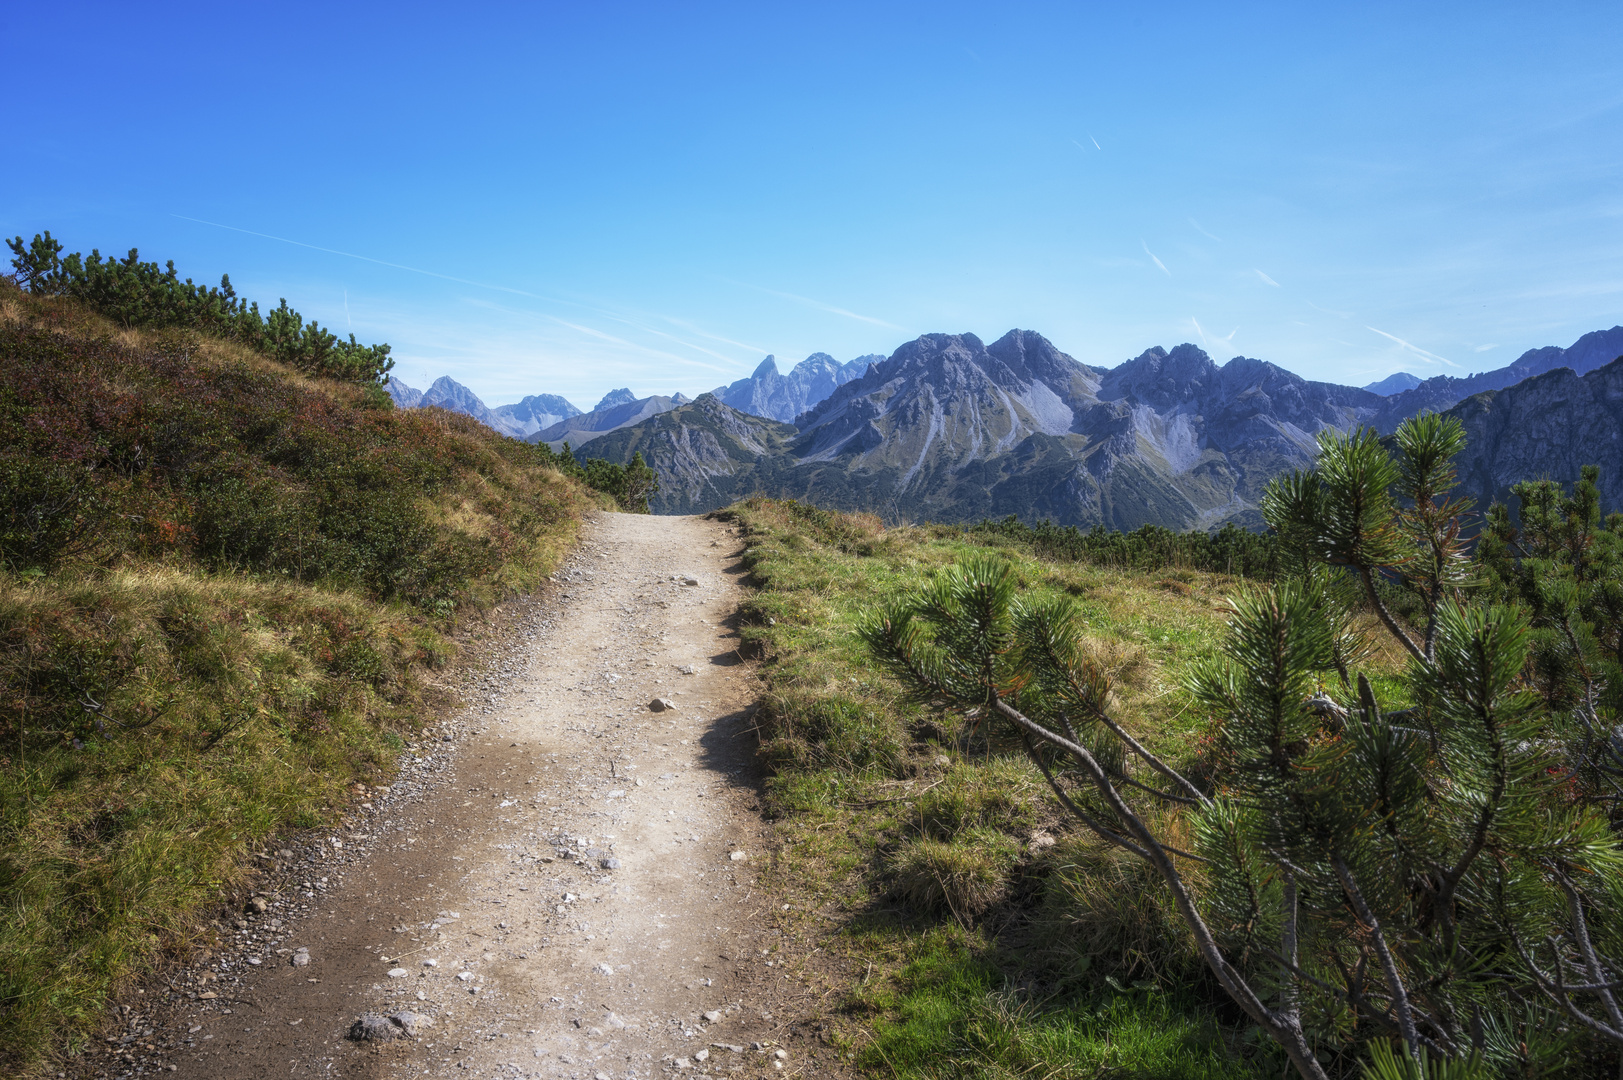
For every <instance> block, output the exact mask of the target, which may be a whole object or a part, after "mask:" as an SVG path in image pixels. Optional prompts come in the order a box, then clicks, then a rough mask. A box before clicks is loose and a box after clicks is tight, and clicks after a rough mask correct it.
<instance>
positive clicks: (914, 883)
mask: <svg viewBox="0 0 1623 1080" xmlns="http://www.w3.org/2000/svg"><path fill="white" fill-rule="evenodd" d="M1019 857H1020V847H1019V844H1018V843H1017V842H1016V841H1015V840H1014V839H1013V838H1012V837H1010V836H1008V835H1006V834H1004V833H1001V832H998V831H997V830H995V829H976V830H974V831H972V832H968V833H965V834H964V835H962V836H959V837H957V838H956V839H954V840H950V841H943V840H935V839H932V838H930V837H928V836H923V837H919V838H918V839H916V840H913V841H910V842H909V843H907V844H905V845H903V847H902V848H901V850H900V851H898V852H897V853H896V856H895V858H894V860H893V861H892V864H891V866H892V872H893V873H894V874H895V879H896V886H895V891H896V893H897V895H898V896H900V897H901V898H902V899H903V900H905V901H906V902H907V903H908V904H910V905H911V906H913V907H915V908H918V909H920V910H922V911H945V912H947V913H949V914H951V915H952V917H953V918H955V919H957V920H958V921H959V922H964V923H967V922H969V921H970V920H972V919H974V918H975V917H976V916H978V915H981V914H982V913H984V912H985V911H986V910H987V909H988V908H990V907H992V905H994V904H996V903H997V902H998V901H999V900H1001V899H1002V898H1003V896H1004V894H1005V893H1006V892H1007V891H1008V885H1009V875H1010V873H1011V872H1012V871H1013V869H1014V866H1015V864H1016V862H1018V861H1019Z"/></svg>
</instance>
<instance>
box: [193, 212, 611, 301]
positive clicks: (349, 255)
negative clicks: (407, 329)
mask: <svg viewBox="0 0 1623 1080" xmlns="http://www.w3.org/2000/svg"><path fill="white" fill-rule="evenodd" d="M169 216H170V217H176V218H179V219H180V220H182V221H195V222H197V223H198V224H199V225H208V226H211V227H213V228H216V229H225V230H227V231H229V232H238V233H243V234H245V235H248V236H258V237H262V238H264V239H266V240H275V241H276V242H277V243H280V244H292V245H293V246H294V247H301V248H309V249H310V250H311V251H324V252H326V253H327V254H328V255H342V256H343V257H344V258H346V259H359V260H361V261H362V262H369V263H375V264H377V265H378V266H387V267H389V268H390V269H393V270H405V271H407V272H409V273H413V274H422V275H423V276H424V277H431V278H439V279H440V280H441V281H454V282H456V283H457V284H458V285H472V286H473V287H474V288H476V289H494V290H495V291H496V292H504V293H512V294H513V295H514V296H527V297H529V298H530V299H531V300H545V301H547V302H548V303H550V304H563V303H567V301H564V300H559V299H557V298H555V297H551V296H542V295H541V294H540V293H533V292H525V291H524V290H523V289H514V288H510V287H509V286H506V285H492V284H490V283H489V282H488V281H470V280H469V279H468V278H459V277H452V276H451V275H450V274H437V273H435V272H434V271H432V270H424V269H421V268H420V267H416V266H407V265H406V264H405V263H396V262H388V261H386V260H384V259H374V258H372V257H371V256H370V255H357V254H355V253H354V252H353V251H339V250H338V249H337V248H329V247H322V246H321V245H320V244H306V243H305V242H304V241H302V240H289V239H288V238H287V237H285V236H272V235H271V234H270V233H262V232H255V231H254V230H253V229H239V228H237V227H236V226H235V225H221V224H220V223H219V222H218V221H204V220H203V219H202V218H194V217H187V216H186V215H185V214H170V215H169ZM576 306H579V305H576Z"/></svg>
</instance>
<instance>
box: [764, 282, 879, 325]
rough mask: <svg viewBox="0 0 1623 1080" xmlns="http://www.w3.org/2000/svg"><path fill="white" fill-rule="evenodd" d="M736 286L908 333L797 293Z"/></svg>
mask: <svg viewBox="0 0 1623 1080" xmlns="http://www.w3.org/2000/svg"><path fill="white" fill-rule="evenodd" d="M735 284H738V285H742V286H744V287H745V288H746V289H754V290H755V291H756V292H764V293H766V294H767V295H768V296H777V297H781V298H782V299H784V300H793V301H794V302H795V303H797V304H805V305H806V306H807V307H813V308H816V309H817V310H818V311H826V312H828V313H829V314H830V315H840V316H843V317H844V318H847V319H855V320H856V321H857V322H865V323H868V324H869V325H870V326H883V327H884V328H885V329H887V330H901V331H902V332H903V333H906V332H907V331H906V328H904V327H900V326H897V325H896V324H895V323H889V322H886V321H885V320H884V319H876V318H874V317H873V316H872V315H858V314H857V313H856V312H854V311H847V310H846V309H845V308H842V307H835V306H834V305H833V304H825V303H823V302H822V301H821V300H813V299H812V298H811V297H809V296H799V295H797V294H795V293H786V292H779V291H778V290H777V289H768V288H767V287H766V286H764V285H751V284H750V283H749V282H747V281H739V282H735Z"/></svg>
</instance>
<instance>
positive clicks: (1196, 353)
mask: <svg viewBox="0 0 1623 1080" xmlns="http://www.w3.org/2000/svg"><path fill="white" fill-rule="evenodd" d="M1217 372H1218V368H1217V365H1216V364H1214V363H1213V362H1212V358H1211V357H1209V356H1207V355H1206V352H1205V350H1203V349H1201V348H1200V347H1199V346H1197V345H1191V344H1190V343H1188V342H1184V343H1183V344H1182V345H1179V346H1177V347H1176V348H1174V349H1173V350H1172V351H1171V352H1167V351H1166V350H1165V349H1163V348H1161V347H1160V346H1159V345H1157V346H1155V347H1154V348H1151V349H1146V350H1144V351H1143V352H1142V353H1140V354H1139V355H1138V356H1136V357H1134V358H1133V359H1131V360H1129V361H1127V362H1126V363H1125V364H1122V365H1120V366H1118V367H1114V368H1111V369H1110V371H1108V372H1106V373H1105V377H1104V380H1103V382H1102V383H1101V385H1100V387H1099V397H1100V398H1102V399H1104V400H1105V401H1117V400H1120V399H1122V398H1135V399H1137V400H1139V401H1141V402H1143V403H1145V404H1147V405H1151V406H1154V407H1155V408H1157V409H1164V408H1167V407H1169V406H1172V405H1174V404H1176V403H1178V402H1181V401H1188V400H1190V399H1191V398H1194V397H1198V396H1201V395H1202V393H1203V391H1205V390H1207V389H1208V388H1211V387H1214V386H1215V385H1216V384H1217Z"/></svg>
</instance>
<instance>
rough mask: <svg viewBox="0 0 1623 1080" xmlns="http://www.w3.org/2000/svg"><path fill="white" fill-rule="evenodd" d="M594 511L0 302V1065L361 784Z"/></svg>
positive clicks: (322, 406) (201, 355)
mask: <svg viewBox="0 0 1623 1080" xmlns="http://www.w3.org/2000/svg"><path fill="white" fill-rule="evenodd" d="M597 504H598V500H597V499H596V498H595V497H594V496H592V495H590V494H589V493H588V492H587V491H586V490H585V489H584V488H583V487H582V486H581V485H580V484H579V483H577V482H576V481H574V480H572V479H570V478H568V477H567V476H565V475H563V474H562V473H560V472H559V471H557V470H556V469H554V468H551V467H549V466H547V465H546V464H545V463H544V458H543V456H542V455H541V453H540V452H539V451H538V450H537V449H536V448H534V447H530V446H526V445H524V444H522V443H519V442H515V441H513V440H511V439H506V438H503V437H501V436H500V435H498V434H496V433H495V432H493V431H491V430H489V429H487V428H485V427H484V426H482V425H480V424H478V423H476V422H475V421H474V420H472V419H469V418H466V417H462V416H457V415H454V414H452V413H449V412H446V411H444V410H441V409H424V410H397V409H393V408H391V407H390V402H389V400H388V398H387V396H386V395H385V394H383V393H382V391H381V389H380V387H379V386H378V385H377V384H375V383H372V384H364V383H363V384H357V383H353V382H352V383H339V382H333V381H330V380H327V379H321V378H312V377H309V376H307V375H302V374H300V373H298V372H296V371H294V370H292V369H290V368H288V367H285V366H283V365H282V364H280V363H277V362H275V361H273V360H271V359H269V358H268V357H267V356H266V355H265V354H263V353H260V352H257V351H255V350H254V349H251V348H248V347H245V346H243V345H241V344H235V343H230V342H226V341H222V340H218V339H215V338H211V337H208V336H206V335H201V334H199V333H197V332H194V331H190V330H172V329H171V330H160V331H142V330H130V329H127V328H125V327H123V326H119V325H115V324H114V323H111V322H109V321H107V320H105V319H103V318H101V317H99V316H97V315H95V314H93V313H91V312H90V311H89V310H87V309H86V308H84V307H82V306H80V305H79V304H77V303H74V302H72V301H69V300H65V299H52V298H46V297H42V296H37V295H32V294H29V293H24V292H20V291H18V290H17V289H16V288H15V287H14V286H11V285H9V284H0V745H3V746H4V749H3V750H0V806H3V807H4V808H5V812H4V815H3V817H0V893H3V895H4V896H5V897H6V906H7V917H6V919H4V920H0V956H4V957H5V963H4V964H0V1073H4V1074H5V1075H7V1076H20V1075H23V1074H24V1073H25V1072H26V1071H28V1070H29V1069H31V1068H32V1067H34V1066H35V1065H36V1064H37V1063H39V1062H40V1061H42V1060H44V1059H45V1058H46V1057H47V1055H48V1054H50V1053H51V1052H52V1050H53V1048H54V1047H57V1046H60V1045H63V1044H65V1043H67V1042H70V1041H74V1040H79V1039H82V1037H83V1035H84V1034H85V1032H86V1031H87V1030H88V1029H89V1028H90V1027H91V1026H93V1025H94V1024H96V1023H98V1022H99V1021H100V1018H101V1010H102V1006H103V1003H104V1001H105V1000H106V996H107V994H108V993H109V991H110V989H111V988H112V987H113V986H114V985H115V984H117V983H118V982H119V981H120V980H121V979H123V978H124V977H125V976H126V974H127V973H129V972H130V971H131V970H132V969H137V968H140V967H141V966H143V965H145V964H147V963H149V962H150V961H151V960H152V959H153V958H154V957H155V956H156V955H157V954H158V953H159V952H160V951H161V950H164V949H167V948H179V947H181V946H183V945H185V944H186V943H189V942H192V941H195V940H197V938H198V935H199V934H200V933H207V932H211V931H208V929H207V928H206V927H201V926H199V925H198V923H197V921H196V913H197V911H198V909H199V908H200V907H201V906H202V905H205V904H208V903H210V902H213V901H215V900H217V899H218V898H219V896H220V893H221V889H222V888H228V887H230V886H231V885H232V883H233V882H234V881H237V880H239V878H240V875H241V873H242V861H243V859H244V858H245V857H246V855H247V854H248V853H249V852H250V851H252V850H253V849H254V847H255V845H257V844H259V843H260V842H262V840H263V838H264V837H266V836H267V835H269V834H271V833H273V832H274V831H276V830H281V829H291V828H298V827H313V826H317V825H319V824H321V823H322V822H323V821H325V820H327V818H328V816H329V813H330V812H331V811H332V810H333V809H334V808H335V807H338V806H341V805H343V804H344V803H346V802H347V801H349V799H350V798H351V797H352V796H351V794H350V791H349V785H350V784H352V783H354V782H357V781H362V782H366V783H376V782H379V781H383V780H385V778H386V777H387V776H388V775H389V772H390V770H391V769H392V767H393V762H394V759H395V754H396V751H397V750H398V748H399V747H400V745H401V740H400V738H399V736H398V734H397V732H399V731H403V730H410V729H414V728H415V726H416V723H417V717H418V715H419V711H418V710H419V708H420V706H421V697H422V692H421V689H420V684H419V679H418V672H419V671H420V670H421V669H423V668H424V667H425V666H432V665H438V664H442V663H444V662H445V661H446V659H447V658H448V657H449V656H450V655H451V654H452V653H453V652H454V648H455V647H454V645H453V643H452V641H451V639H450V638H449V637H448V632H449V631H451V630H452V629H454V628H455V627H456V626H457V625H458V624H459V623H463V622H466V621H467V620H468V619H470V618H474V617H477V615H478V613H479V612H480V611H481V610H482V609H484V608H486V607H488V606H489V605H490V604H492V603H493V602H494V601H496V600H498V599H500V598H502V597H504V596H508V595H512V594H513V593H515V592H519V591H528V590H530V589H533V588H534V587H535V585H536V584H537V582H539V581H540V580H541V579H542V578H544V577H545V576H546V575H547V574H548V573H549V572H550V571H551V570H552V568H553V567H554V566H555V565H556V563H557V561H558V559H559V558H560V557H561V555H562V553H563V552H564V551H565V550H566V548H567V547H568V545H569V544H570V543H571V541H572V538H573V536H574V533H575V529H576V527H577V525H578V522H579V520H580V516H581V514H582V512H583V511H585V510H586V509H589V508H591V507H592V506H594V505H597Z"/></svg>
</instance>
